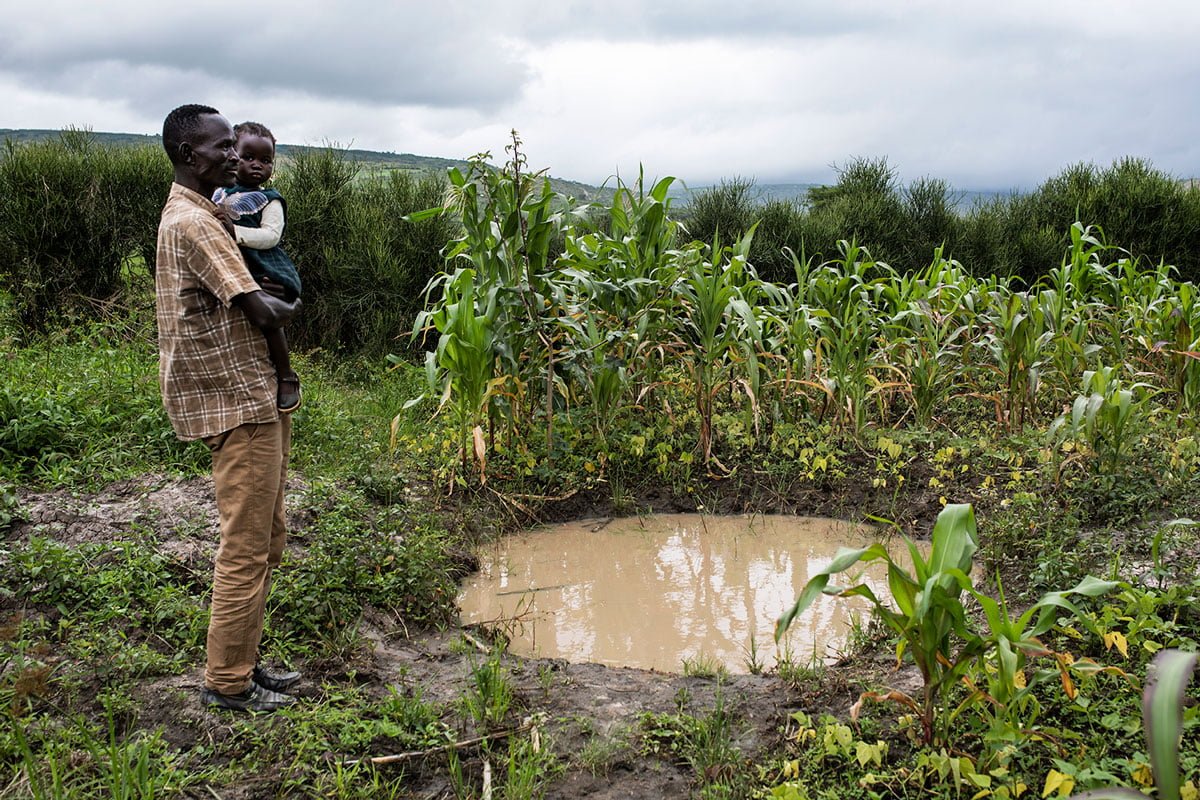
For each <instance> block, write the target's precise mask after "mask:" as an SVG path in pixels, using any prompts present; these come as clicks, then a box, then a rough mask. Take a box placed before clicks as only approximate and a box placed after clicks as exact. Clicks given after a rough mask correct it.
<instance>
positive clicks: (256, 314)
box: [233, 292, 300, 331]
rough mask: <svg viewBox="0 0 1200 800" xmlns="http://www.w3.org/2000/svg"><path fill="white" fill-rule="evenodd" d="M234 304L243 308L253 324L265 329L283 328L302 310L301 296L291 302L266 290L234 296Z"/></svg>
mask: <svg viewBox="0 0 1200 800" xmlns="http://www.w3.org/2000/svg"><path fill="white" fill-rule="evenodd" d="M233 304H234V305H235V306H237V307H238V308H240V309H241V310H242V312H243V313H244V314H245V315H246V318H247V319H249V320H250V324H251V325H253V326H254V327H256V328H260V329H262V330H265V331H267V330H274V329H276V328H282V327H283V326H284V325H287V324H288V323H289V322H291V320H292V317H294V316H296V314H297V313H298V312H299V311H300V298H299V297H297V298H296V299H295V300H293V301H292V302H290V303H289V302H287V301H286V300H280V299H279V298H277V297H273V296H272V295H269V294H267V293H266V292H247V293H246V294H239V295H238V296H237V297H235V298H233Z"/></svg>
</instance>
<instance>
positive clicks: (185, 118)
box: [162, 103, 221, 164]
mask: <svg viewBox="0 0 1200 800" xmlns="http://www.w3.org/2000/svg"><path fill="white" fill-rule="evenodd" d="M220 113H221V112H220V111H217V110H216V109H215V108H213V107H212V106H202V105H198V104H196V103H189V104H187V105H184V106H180V107H179V108H177V109H175V110H174V111H172V112H171V113H170V114H167V118H166V119H165V120H163V133H162V141H163V149H164V150H166V151H167V158H169V159H171V163H172V164H179V163H181V162H182V160H183V159H182V156H181V155H180V152H179V146H180V145H181V144H183V143H184V142H186V141H188V140H190V139H191V138H192V135H193V134H194V133H195V132H196V131H197V130H199V128H200V118H201V117H205V116H208V115H209V114H220Z"/></svg>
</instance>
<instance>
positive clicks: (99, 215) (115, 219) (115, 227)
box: [0, 130, 171, 331]
mask: <svg viewBox="0 0 1200 800" xmlns="http://www.w3.org/2000/svg"><path fill="white" fill-rule="evenodd" d="M170 186H171V169H170V164H169V162H168V161H167V157H166V154H165V153H163V152H162V151H161V150H159V149H156V148H152V147H136V148H123V147H105V146H101V145H99V144H97V143H96V142H95V141H94V140H93V139H92V137H91V136H90V135H89V134H88V133H87V132H84V131H75V130H68V131H64V132H63V133H62V134H61V135H60V136H59V138H58V139H57V140H53V141H47V142H36V143H29V144H22V145H17V144H14V143H13V142H11V141H9V142H6V144H5V148H4V152H3V156H2V157H0V290H2V291H3V292H5V293H7V294H8V295H9V296H10V302H11V303H12V305H13V309H14V311H15V313H16V315H17V318H18V320H19V321H20V323H21V325H22V326H23V327H25V328H26V329H29V330H35V331H44V330H47V329H48V328H50V327H51V326H52V325H54V324H57V323H58V322H60V318H61V317H64V316H72V315H75V314H82V315H83V316H92V315H94V314H95V310H96V306H95V304H96V302H97V301H98V302H101V303H103V302H105V301H109V300H112V299H114V298H115V297H117V296H118V295H120V294H121V293H122V291H123V290H124V289H126V288H127V287H128V286H129V284H130V282H131V281H132V282H134V283H140V284H142V285H145V284H146V283H147V279H148V277H149V275H150V271H149V270H148V269H146V268H145V267H144V266H143V265H144V264H153V261H154V258H153V254H154V247H155V239H156V235H157V230H158V219H159V215H160V212H161V210H162V206H163V203H164V202H165V200H166V197H167V192H168V191H169V189H170ZM139 256H140V257H141V259H142V260H143V265H137V264H136V260H137V257H139Z"/></svg>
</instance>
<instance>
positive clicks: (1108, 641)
mask: <svg viewBox="0 0 1200 800" xmlns="http://www.w3.org/2000/svg"><path fill="white" fill-rule="evenodd" d="M1114 647H1116V648H1117V651H1118V652H1119V653H1120V654H1121V655H1123V656H1125V658H1129V641H1128V640H1127V639H1126V638H1125V634H1123V633H1121V632H1120V631H1109V632H1108V633H1106V634H1104V649H1105V650H1112V649H1113V648H1114Z"/></svg>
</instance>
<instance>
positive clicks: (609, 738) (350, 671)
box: [7, 475, 936, 798]
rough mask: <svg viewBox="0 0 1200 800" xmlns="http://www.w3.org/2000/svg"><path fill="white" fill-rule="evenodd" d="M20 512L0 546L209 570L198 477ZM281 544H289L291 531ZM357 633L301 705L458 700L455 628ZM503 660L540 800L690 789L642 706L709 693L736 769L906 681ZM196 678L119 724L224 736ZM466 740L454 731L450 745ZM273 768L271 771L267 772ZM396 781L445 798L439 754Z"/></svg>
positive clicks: (684, 704) (176, 734) (699, 712)
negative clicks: (529, 741) (144, 551)
mask: <svg viewBox="0 0 1200 800" xmlns="http://www.w3.org/2000/svg"><path fill="white" fill-rule="evenodd" d="M302 488H303V483H302V481H301V479H299V478H297V477H293V478H292V479H291V481H290V482H289V487H288V490H289V494H293V495H294V494H295V493H296V492H298V491H299V490H301V489H302ZM846 488H847V487H839V489H841V490H842V491H839V492H836V493H835V492H834V491H833V490H831V491H830V492H829V493H828V494H825V493H821V494H822V495H823V496H819V497H818V496H811V497H805V498H796V497H792V498H791V499H789V500H786V501H785V500H783V499H782V498H780V499H779V502H778V503H777V504H775V505H772V504H770V503H767V504H764V503H763V502H762V501H763V500H765V499H766V498H764V497H758V498H752V499H753V500H756V501H757V502H755V503H754V504H753V506H747V507H756V508H757V509H758V510H764V511H773V510H778V511H792V512H797V511H799V512H801V513H820V512H822V511H830V510H835V509H834V508H833V505H834V504H835V501H834V500H833V499H832V498H834V497H835V496H837V497H839V498H840V499H839V500H838V501H837V502H839V503H842V504H844V503H845V502H846V501H847V494H846V492H845V490H846ZM739 494H740V493H739V491H738V490H737V487H736V486H734V485H732V484H730V485H729V488H728V489H727V490H725V493H724V495H723V496H724V497H725V498H726V499H725V500H724V501H717V502H715V503H714V505H716V506H717V507H718V508H717V509H713V510H722V511H734V510H739V511H740V510H744V509H743V508H738V507H737V506H738V505H740V504H744V503H749V502H750V501H751V499H747V498H741V499H739ZM710 502H713V501H712V500H710ZM639 503H640V504H641V505H642V506H643V507H646V506H649V507H654V506H658V507H660V508H671V509H672V510H691V509H688V508H687V502H686V501H685V502H682V503H681V502H679V501H677V500H675V499H672V498H670V497H668V496H665V495H664V496H662V497H660V498H658V499H657V501H656V500H655V498H643V499H642V500H640V501H639ZM290 506H291V507H292V508H293V509H295V511H294V513H293V516H292V519H291V524H292V525H293V529H294V530H297V531H302V530H303V528H304V527H305V525H306V523H307V521H308V519H307V518H306V512H305V510H304V509H301V508H298V507H297V506H298V504H297V503H291V504H290ZM20 507H21V509H22V511H23V513H24V514H25V515H26V516H27V521H25V522H22V523H19V524H18V525H16V526H14V527H13V529H12V530H10V531H9V533H8V535H7V538H8V539H10V540H22V539H26V538H28V537H29V536H31V535H35V534H36V535H38V536H43V537H51V538H54V539H56V540H59V541H61V542H64V543H67V544H70V545H80V544H84V543H98V542H112V541H117V540H120V539H125V538H128V537H129V536H130V533H131V531H137V532H140V533H141V535H143V536H145V535H147V534H149V535H150V537H151V538H152V540H153V541H154V542H156V543H157V546H158V547H160V548H161V549H162V550H163V551H164V552H167V553H169V554H170V555H172V556H173V557H174V558H176V559H178V560H179V561H180V562H181V563H182V564H183V565H185V566H186V567H188V568H189V569H190V570H192V571H193V572H195V573H197V574H198V575H207V574H211V565H212V559H213V556H214V554H215V551H216V542H217V519H216V511H215V507H214V498H213V491H212V484H211V481H210V480H209V479H207V478H185V479H177V478H164V477H161V476H154V475H148V476H144V477H142V478H140V479H136V480H129V481H122V482H120V483H116V484H113V485H110V486H108V487H106V488H104V489H103V490H102V491H99V492H96V493H91V494H84V493H77V492H69V491H53V492H47V493H34V492H29V491H24V492H22V493H21V494H20ZM843 508H844V506H843ZM611 510H612V509H611V508H607V507H606V505H605V501H603V500H598V499H591V500H589V499H588V498H585V497H580V498H577V499H573V500H572V501H570V502H564V503H560V504H558V505H557V506H555V507H552V508H550V509H548V510H547V514H546V515H547V516H550V517H557V518H568V517H571V516H584V515H589V516H595V515H597V514H604V513H605V512H606V511H611ZM935 513H936V512H935ZM289 546H290V547H302V546H303V544H302V537H298V538H297V542H296V543H293V544H289ZM9 610H11V609H9ZM359 632H360V633H361V634H362V635H363V639H364V641H365V642H366V644H365V645H363V646H362V647H360V648H358V649H356V650H354V651H353V652H350V653H347V654H346V655H345V656H344V657H342V658H338V659H324V660H321V661H319V662H316V661H314V662H312V663H307V664H296V665H292V666H294V667H296V668H298V669H300V670H302V671H303V672H304V673H305V681H304V683H303V684H302V686H301V688H300V690H299V692H298V693H299V695H300V697H301V698H302V700H304V701H310V702H317V701H319V700H320V699H321V698H322V696H323V692H324V690H323V689H322V688H321V687H323V686H326V685H336V684H338V683H339V682H343V683H344V682H345V681H353V682H355V683H356V684H357V685H359V686H360V687H364V688H365V689H366V690H367V691H369V692H370V693H372V694H377V695H378V696H379V697H380V698H383V697H386V696H387V694H388V691H389V687H395V688H396V689H397V690H399V691H402V692H413V691H419V692H420V693H421V696H422V697H423V698H424V699H425V700H427V701H432V702H436V703H444V704H448V705H449V704H452V703H453V702H454V701H455V700H456V698H459V697H461V696H462V694H463V692H464V689H465V688H466V681H467V678H468V676H469V674H470V660H471V658H472V657H475V658H476V659H477V658H478V656H477V654H475V653H474V652H473V650H472V648H471V647H467V648H466V650H467V652H464V646H463V641H464V638H463V636H462V633H463V632H462V631H461V630H458V629H450V630H444V631H406V630H404V628H403V626H402V625H397V624H396V623H395V621H394V620H393V619H391V618H390V617H389V616H388V615H386V614H384V613H382V612H368V613H367V614H366V615H365V617H364V619H363V620H362V622H361V624H360V628H359ZM468 636H469V637H470V638H473V639H476V640H479V639H481V638H482V637H483V634H482V633H480V632H478V631H475V632H471V633H469V634H468ZM506 659H507V661H508V665H509V666H510V668H511V674H512V683H513V685H514V688H515V690H516V695H517V705H518V706H519V710H518V712H517V715H516V716H517V717H518V718H533V719H536V720H538V721H539V722H538V724H539V731H540V735H541V737H542V740H543V741H544V742H546V743H548V746H550V747H552V748H553V751H554V752H555V753H556V754H557V755H558V756H559V759H560V761H561V762H563V763H565V764H566V769H565V770H564V771H563V772H562V773H561V774H560V775H559V776H558V777H557V778H556V780H555V782H554V783H553V785H552V786H551V787H550V789H549V791H548V793H547V797H551V798H578V797H593V798H678V797H686V796H688V795H689V793H691V792H692V790H693V789H694V788H695V785H696V784H695V776H694V775H693V774H692V772H691V769H690V768H689V767H688V766H687V765H685V764H678V763H672V762H671V761H670V760H669V759H665V758H663V757H661V756H658V755H651V754H646V753H643V752H641V750H640V748H638V747H637V745H636V741H635V739H634V738H633V737H632V736H631V734H632V733H633V732H635V731H636V730H637V729H638V726H639V723H640V720H641V716H642V715H643V713H644V712H660V713H676V712H679V711H681V710H682V711H685V712H687V713H689V714H692V715H695V716H703V715H704V714H705V713H707V712H708V711H709V710H711V709H712V708H713V707H714V705H715V704H716V702H717V697H718V692H719V693H720V696H721V699H722V700H723V702H724V703H725V705H726V708H727V709H728V710H729V711H730V712H731V713H732V716H733V718H734V720H735V725H734V730H735V736H734V742H735V744H736V746H737V749H738V750H739V752H740V753H741V756H742V757H743V758H744V759H745V761H746V763H747V764H754V763H758V762H761V760H762V759H763V758H764V756H765V754H767V753H769V752H771V751H773V750H777V749H778V748H779V746H780V745H781V744H782V742H783V739H784V736H785V730H786V725H787V720H788V715H789V714H791V713H792V712H794V711H796V710H804V711H806V712H807V713H810V714H813V713H824V712H829V713H834V714H836V715H839V716H842V717H844V716H845V715H846V714H847V712H848V710H849V707H850V706H851V704H852V703H853V702H854V700H855V699H856V698H857V696H858V694H859V693H860V692H861V691H862V689H863V688H864V687H865V686H867V685H872V686H877V685H879V684H880V683H881V682H883V681H885V680H886V681H887V682H888V683H889V684H891V685H894V686H895V685H897V684H899V685H900V686H901V687H903V688H909V687H908V686H905V684H907V683H911V681H912V680H913V678H914V676H913V675H911V674H907V673H901V674H899V675H896V674H886V673H887V672H888V670H889V668H888V666H887V665H884V664H881V663H879V662H877V661H876V660H874V659H869V658H868V659H861V660H859V661H858V662H848V663H844V664H842V665H839V666H838V667H836V668H834V669H832V670H830V671H828V672H827V673H826V675H825V677H824V679H823V680H822V681H821V682H820V684H819V685H809V686H794V685H788V684H786V683H785V682H784V681H782V680H781V679H780V678H779V677H778V676H775V675H765V676H763V675H738V676H731V677H729V678H727V679H725V680H724V682H723V683H721V684H718V682H717V681H716V680H713V679H706V678H698V677H685V676H682V675H674V674H666V673H660V672H653V671H643V670H638V669H626V668H615V669H614V668H608V667H604V666H601V665H596V664H571V663H567V662H564V661H560V660H549V659H518V658H515V657H511V656H506ZM918 680H919V679H918ZM201 681H202V669H201V667H200V665H197V666H196V667H195V668H193V669H192V670H191V671H189V672H187V673H184V674H180V675H172V676H169V677H164V678H158V679H154V680H151V681H148V682H145V683H144V684H142V685H141V686H140V687H139V689H138V697H137V698H135V710H134V713H133V715H132V719H133V720H134V722H133V724H134V725H135V726H137V727H140V728H146V729H159V730H161V731H162V735H163V736H164V738H165V739H166V740H167V741H168V742H169V743H170V744H171V745H173V746H174V747H177V748H179V749H180V750H182V751H184V752H186V751H188V750H190V749H191V748H193V747H195V746H196V745H197V744H198V743H208V742H219V741H222V740H226V739H227V738H228V737H230V736H232V735H234V734H233V729H232V728H231V726H230V725H229V718H228V717H227V716H224V715H222V714H217V713H213V712H209V711H206V710H203V709H202V708H201V707H200V705H199V703H198V701H197V700H196V696H197V692H198V691H199V689H200V686H201ZM260 723H261V724H262V725H264V726H271V725H279V724H285V723H284V721H282V720H277V719H269V718H262V719H261V720H260ZM477 733H478V732H477V731H469V730H462V731H461V732H460V738H468V737H471V736H474V735H476V734H477ZM603 742H607V743H611V747H610V748H609V749H608V750H607V751H606V752H607V753H608V756H607V757H605V758H603V759H595V758H593V759H587V760H584V759H580V758H579V757H578V755H579V754H580V753H581V752H582V751H584V750H585V748H587V747H589V745H590V746H591V747H592V748H593V750H596V749H597V743H603ZM631 742H632V743H633V744H630V743H631ZM622 743H624V744H622ZM382 755H388V753H384V752H376V753H329V754H326V757H327V758H328V759H330V760H331V761H332V760H340V759H348V758H362V757H368V756H382ZM463 756H464V759H465V763H466V765H467V769H469V770H470V769H475V770H477V769H478V768H479V766H480V765H479V763H478V761H477V759H476V760H474V761H472V759H473V758H474V755H473V753H472V751H470V750H467V751H464V753H463ZM597 762H599V763H597ZM283 768H284V767H283V765H281V766H280V769H281V770H282V769H283ZM397 774H398V773H397ZM405 774H406V775H407V776H408V777H407V778H406V780H409V781H411V788H412V796H414V797H421V798H436V797H450V796H452V793H451V791H450V784H449V781H448V778H447V776H446V765H445V759H444V757H441V756H431V757H429V758H425V759H415V760H413V761H410V762H408V763H407V764H406V766H405ZM280 779H281V774H256V775H247V776H246V780H245V782H244V783H243V784H242V785H241V786H240V788H239V789H238V794H237V795H236V796H239V797H242V798H258V797H274V796H277V792H278V787H279V785H280V784H279V781H280ZM227 789H228V787H226V788H225V789H222V794H221V796H222V797H226V798H228V797H231V796H234V795H230V794H228V793H227ZM205 791H206V790H205ZM200 796H209V795H207V794H203V793H202V795H200Z"/></svg>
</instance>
